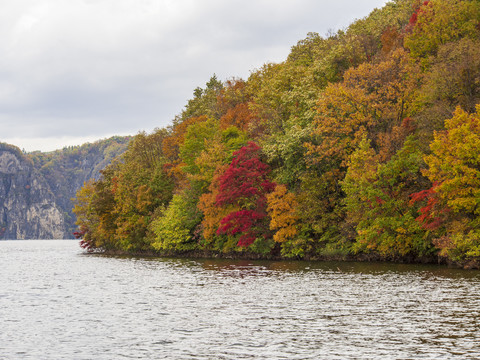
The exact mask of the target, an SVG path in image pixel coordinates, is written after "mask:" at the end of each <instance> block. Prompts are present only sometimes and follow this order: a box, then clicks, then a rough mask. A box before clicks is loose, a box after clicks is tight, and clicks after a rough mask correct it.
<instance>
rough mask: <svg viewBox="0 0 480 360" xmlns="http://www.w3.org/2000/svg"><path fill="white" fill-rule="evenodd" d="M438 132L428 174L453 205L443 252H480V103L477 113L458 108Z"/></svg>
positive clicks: (428, 158)
mask: <svg viewBox="0 0 480 360" xmlns="http://www.w3.org/2000/svg"><path fill="white" fill-rule="evenodd" d="M445 129H446V130H445V131H440V132H437V133H435V139H434V141H433V142H432V143H431V145H430V148H431V150H432V153H431V155H428V156H426V157H425V161H426V163H427V164H428V169H427V170H426V171H425V175H426V176H428V178H429V179H430V180H431V181H432V183H436V184H438V185H437V186H436V187H435V193H436V194H437V195H438V196H439V198H440V201H441V202H442V203H443V206H444V207H447V208H448V209H450V215H449V217H448V219H447V221H446V223H445V228H446V232H445V237H444V238H443V239H441V240H440V241H438V245H439V247H441V248H443V250H444V251H443V253H444V254H447V255H448V256H450V257H453V258H454V259H456V260H459V259H463V258H465V257H479V256H480V105H477V111H476V113H474V114H468V113H467V112H465V111H463V110H462V109H461V108H457V110H456V111H455V113H454V116H453V117H452V118H451V119H449V120H446V121H445Z"/></svg>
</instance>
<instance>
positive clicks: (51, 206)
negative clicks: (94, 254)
mask: <svg viewBox="0 0 480 360" xmlns="http://www.w3.org/2000/svg"><path fill="white" fill-rule="evenodd" d="M65 233H66V228H65V221H64V216H63V214H62V212H61V210H60V209H59V208H58V206H57V205H56V203H55V196H54V194H53V193H52V191H51V189H50V187H49V185H48V184H47V182H46V181H45V179H44V178H43V177H42V176H41V174H39V173H38V171H36V170H35V169H34V167H33V164H32V163H31V162H29V161H28V159H27V158H25V157H24V156H22V154H21V153H18V152H17V151H15V149H14V148H13V149H8V148H6V147H5V148H3V149H0V238H3V239H61V238H63V237H64V235H65Z"/></svg>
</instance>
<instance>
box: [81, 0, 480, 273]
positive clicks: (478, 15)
mask: <svg viewBox="0 0 480 360" xmlns="http://www.w3.org/2000/svg"><path fill="white" fill-rule="evenodd" d="M479 103H480V2H479V1H477V0H431V1H419V0H395V1H391V2H389V3H387V4H386V5H385V6H384V7H383V8H382V9H376V10H374V11H373V12H372V13H371V14H370V15H369V16H368V17H366V18H364V19H360V20H357V21H356V22H354V23H353V24H352V25H351V26H350V27H349V28H348V29H347V30H345V31H338V32H337V33H335V34H331V35H329V36H328V37H321V36H319V35H318V34H315V33H310V34H308V36H307V37H306V38H305V39H304V40H301V41H299V42H298V44H297V45H295V46H294V47H292V49H291V53H290V55H289V56H288V58H287V59H286V60H285V61H284V62H282V63H280V64H265V65H264V66H263V67H261V68H260V69H258V70H256V71H254V72H252V74H251V75H250V77H249V78H248V79H247V80H241V79H231V80H228V81H226V82H225V83H222V82H220V81H219V80H218V79H217V78H216V77H215V76H213V77H212V78H211V79H210V81H209V82H208V83H207V84H206V87H205V88H197V89H196V90H195V92H194V97H193V98H192V99H191V100H190V101H189V102H188V104H187V105H186V106H185V109H184V110H183V111H182V113H181V114H180V115H178V116H177V118H176V119H175V120H174V122H173V124H172V125H171V126H170V127H168V128H167V129H162V130H157V131H155V132H154V133H152V134H144V133H141V134H139V135H137V136H136V137H135V138H134V139H133V141H132V142H131V143H130V146H129V148H128V150H127V151H126V152H125V154H124V155H123V156H122V157H120V158H118V159H117V161H115V162H114V163H113V164H111V165H110V166H109V167H107V168H106V169H105V170H104V171H103V177H102V178H101V179H100V180H97V181H94V182H90V183H87V184H85V186H84V187H83V189H82V190H80V191H79V193H78V194H77V200H76V206H75V210H74V211H75V213H76V214H77V224H78V226H79V231H80V234H81V235H82V238H83V240H82V246H83V247H85V248H87V249H90V250H97V249H98V250H120V251H134V252H139V251H147V252H158V253H179V252H184V251H196V252H209V253H212V252H217V253H235V252H237V253H245V254H250V255H253V254H258V256H283V257H296V258H324V257H332V256H335V257H349V256H351V257H370V258H378V259H380V258H381V259H389V260H415V259H416V260H419V259H429V260H436V259H447V260H450V261H456V262H459V263H465V264H466V263H469V264H470V266H473V265H474V264H478V260H479V259H480V217H479V215H480V173H479V164H480V108H479V105H478V104H479Z"/></svg>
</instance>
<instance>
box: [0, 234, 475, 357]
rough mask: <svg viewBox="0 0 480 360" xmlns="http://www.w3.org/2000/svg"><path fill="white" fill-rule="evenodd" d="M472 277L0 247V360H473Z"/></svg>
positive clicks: (391, 268) (72, 244)
mask: <svg viewBox="0 0 480 360" xmlns="http://www.w3.org/2000/svg"><path fill="white" fill-rule="evenodd" d="M479 312H480V273H479V272H477V271H464V270H454V269H448V268H444V267H434V266H412V265H391V264H362V263H311V262H293V261H292V262H257V261H234V260H197V259H195V260H187V259H180V260H178V259H139V258H119V257H106V256H99V255H85V254H83V253H82V251H81V249H80V248H79V247H78V244H77V242H76V241H0V359H2V360H3V359H371V358H378V359H386V358H387V359H388V358H392V359H421V358H424V359H437V358H438V359H444V358H458V359H478V358H480V322H479V315H480V314H479Z"/></svg>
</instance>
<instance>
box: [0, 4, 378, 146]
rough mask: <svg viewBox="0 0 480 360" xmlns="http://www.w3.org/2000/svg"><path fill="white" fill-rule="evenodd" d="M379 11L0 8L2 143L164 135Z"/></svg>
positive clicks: (339, 7)
mask: <svg viewBox="0 0 480 360" xmlns="http://www.w3.org/2000/svg"><path fill="white" fill-rule="evenodd" d="M386 2H387V1H384V0H335V1H332V0H68V1H67V0H15V1H11V0H0V5H1V6H0V53H1V56H0V141H1V142H7V143H10V144H14V145H16V146H18V147H20V148H22V149H25V150H27V151H33V150H42V151H51V150H54V149H59V148H62V147H64V146H67V145H80V144H82V143H84V142H87V141H95V140H98V139H101V138H106V137H109V136H112V135H135V134H136V133H137V132H138V131H140V130H145V131H147V132H150V131H151V130H153V129H154V128H155V127H164V126H167V125H168V124H170V123H171V121H172V119H173V118H174V116H175V115H176V114H179V113H180V112H181V111H182V109H183V107H184V106H185V104H186V102H187V100H188V99H190V98H191V97H192V94H193V90H194V89H195V88H196V87H198V86H200V87H204V86H205V83H206V82H207V81H208V80H209V78H210V77H211V76H212V75H213V74H214V73H215V74H216V75H217V77H218V78H219V80H222V81H224V80H227V79H229V78H232V77H241V78H244V79H246V78H248V76H249V74H250V72H251V71H253V70H255V69H256V68H259V67H260V66H262V65H263V64H264V63H267V62H281V61H284V60H285V59H286V57H287V55H288V53H289V51H290V48H291V46H293V45H295V44H296V43H297V41H298V40H301V39H303V38H305V37H306V35H307V33H308V32H318V33H319V34H320V35H325V34H326V33H327V32H328V31H329V30H338V29H342V28H345V27H346V26H348V25H349V24H350V23H351V22H352V21H353V20H354V19H358V18H362V17H364V16H366V15H368V14H369V13H370V12H371V11H372V10H373V9H374V8H375V7H382V6H383V5H384V4H385V3H386Z"/></svg>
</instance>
